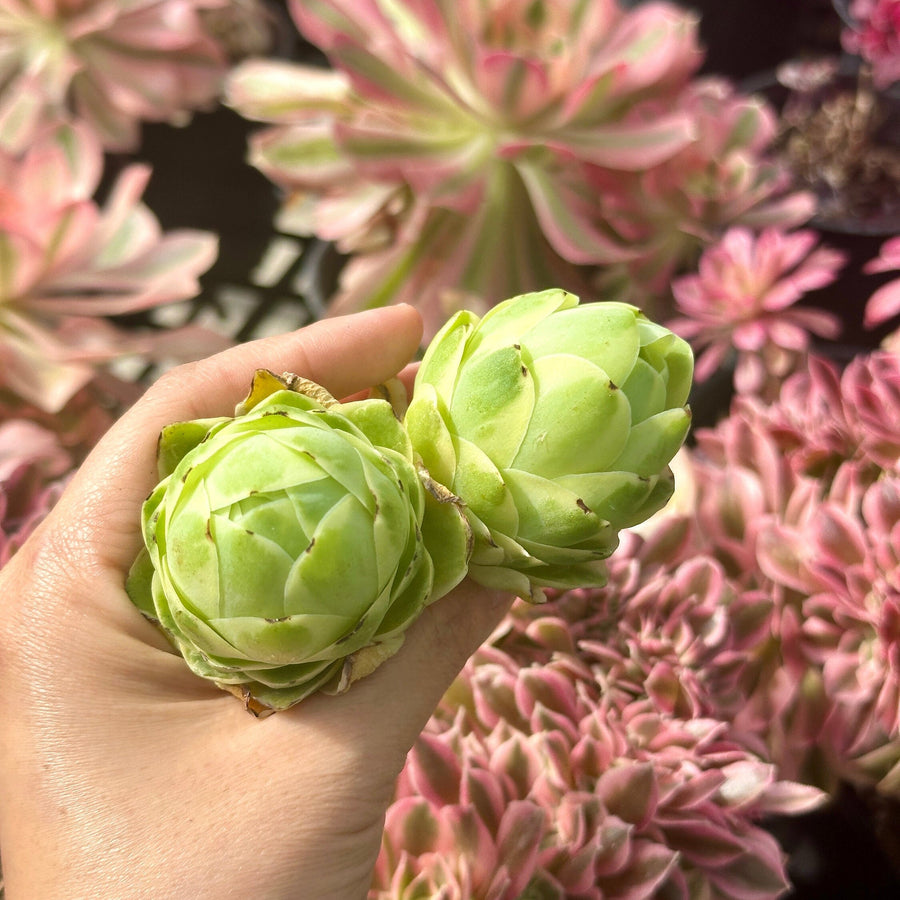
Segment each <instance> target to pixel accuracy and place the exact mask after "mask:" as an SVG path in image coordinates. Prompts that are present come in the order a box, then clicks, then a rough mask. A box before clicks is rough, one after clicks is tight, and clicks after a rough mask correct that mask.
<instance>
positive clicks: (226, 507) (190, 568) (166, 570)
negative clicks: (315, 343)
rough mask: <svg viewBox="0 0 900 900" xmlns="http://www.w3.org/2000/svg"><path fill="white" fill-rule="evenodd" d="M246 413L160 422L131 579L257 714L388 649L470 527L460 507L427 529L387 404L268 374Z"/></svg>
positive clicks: (148, 606) (181, 640)
mask: <svg viewBox="0 0 900 900" xmlns="http://www.w3.org/2000/svg"><path fill="white" fill-rule="evenodd" d="M289 388H291V389H289ZM237 412H238V413H239V414H238V415H236V416H235V417H233V418H224V419H212V420H198V421H193V422H185V423H179V424H175V425H172V426H169V427H168V428H166V429H164V430H163V432H162V435H161V438H160V444H159V466H160V474H161V475H162V476H163V479H162V481H161V482H160V483H159V485H158V486H157V488H156V489H155V490H154V491H153V493H152V494H151V496H150V497H149V498H148V500H147V501H146V503H145V504H144V508H143V516H142V525H143V534H144V541H145V544H146V551H145V552H143V553H142V554H141V555H140V556H139V557H138V559H137V561H136V563H135V565H134V566H133V567H132V571H131V574H130V576H129V580H128V584H127V589H128V592H129V595H130V596H131V598H132V600H133V601H134V602H135V604H136V605H137V606H138V607H139V608H140V609H141V610H142V611H143V612H144V613H145V615H147V616H148V617H149V618H151V619H153V620H155V621H157V622H158V623H159V625H160V626H161V627H162V628H163V630H164V631H165V632H166V634H167V635H168V636H169V638H170V639H171V640H172V642H173V643H174V645H175V646H176V648H177V649H178V650H179V651H180V652H181V654H182V655H183V656H184V658H185V660H186V662H187V663H188V665H189V666H190V668H191V669H192V670H193V671H194V672H196V673H197V674H198V675H201V676H203V677H205V678H209V679H211V680H212V681H214V682H216V683H217V684H218V685H219V686H221V687H223V688H225V689H227V690H231V691H232V692H233V693H236V694H237V695H238V696H240V697H241V698H242V699H243V700H244V703H245V705H246V707H247V709H248V710H250V711H251V712H254V713H256V714H257V715H259V714H265V713H266V712H267V711H268V710H272V709H282V708H285V707H288V706H290V705H292V704H294V703H296V702H298V701H300V700H302V699H303V698H304V697H306V696H307V695H308V694H310V693H312V692H313V691H315V690H317V689H319V688H323V689H326V690H330V691H335V692H338V691H341V690H343V689H345V688H346V687H347V686H348V685H349V684H350V682H352V681H354V680H355V679H356V678H358V677H361V676H362V675H365V674H367V673H368V672H369V671H371V670H372V669H374V668H375V667H376V666H378V665H379V664H380V663H381V662H382V661H384V660H385V659H387V658H388V657H389V656H391V655H392V654H393V653H394V652H395V651H396V650H397V648H398V647H399V646H400V644H401V643H402V641H403V633H404V631H405V629H406V627H407V626H408V625H409V624H410V623H411V622H412V621H413V620H414V619H415V618H416V617H417V616H418V614H419V613H420V612H421V611H422V609H423V608H424V606H425V605H426V603H427V602H428V601H430V600H433V599H435V598H436V597H438V596H440V595H441V594H443V593H445V592H446V591H447V590H449V588H450V587H452V586H453V585H454V584H455V583H456V582H458V581H459V580H461V579H462V577H463V576H464V574H465V561H466V555H467V534H466V530H465V525H464V520H463V518H462V516H460V515H459V514H458V513H457V512H456V510H455V507H454V506H453V505H452V504H443V505H440V507H439V509H438V510H436V511H434V512H433V514H432V515H431V516H430V517H429V522H428V525H427V526H426V528H427V530H423V514H424V511H425V506H426V496H425V488H424V486H423V483H422V481H421V480H420V479H419V477H418V475H417V473H416V470H415V467H414V465H413V460H412V451H411V448H410V445H409V440H408V438H407V437H406V434H405V432H404V431H403V428H402V427H401V425H400V422H399V420H398V419H397V418H396V417H395V416H394V413H393V411H392V409H391V406H390V404H389V403H388V402H387V401H386V400H378V399H372V400H366V401H359V402H356V403H344V404H341V403H338V402H337V401H336V400H334V398H332V397H331V396H330V395H328V394H327V392H325V391H324V390H323V389H321V388H320V387H319V386H318V385H314V384H312V383H311V382H305V381H304V380H303V379H297V378H296V377H293V378H287V379H284V380H281V379H278V378H277V377H275V376H274V375H272V373H269V372H265V371H260V372H258V373H257V375H256V378H255V380H254V384H253V388H252V390H251V393H250V396H248V398H247V400H246V401H244V403H243V404H241V405H240V406H239V407H238V410H237ZM442 526H443V527H442ZM429 538H432V539H433V541H434V544H436V545H437V544H439V545H440V550H441V552H440V554H439V555H436V554H433V553H431V552H430V551H429V549H428V546H427V545H428V544H429V543H430V542H429Z"/></svg>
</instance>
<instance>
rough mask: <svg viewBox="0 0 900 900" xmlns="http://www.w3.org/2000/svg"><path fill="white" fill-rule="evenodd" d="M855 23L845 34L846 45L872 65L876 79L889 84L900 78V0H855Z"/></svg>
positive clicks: (877, 83) (880, 85)
mask: <svg viewBox="0 0 900 900" xmlns="http://www.w3.org/2000/svg"><path fill="white" fill-rule="evenodd" d="M850 15H851V16H852V18H853V20H854V23H855V24H854V27H852V28H845V29H844V31H843V32H842V34H841V39H842V41H843V44H844V47H845V49H847V50H848V51H849V52H850V53H857V54H859V55H860V56H861V57H862V58H863V59H864V60H865V61H866V62H867V63H868V64H869V65H870V66H871V67H872V81H873V83H874V84H875V86H876V87H878V88H886V87H889V86H890V85H891V84H893V83H894V82H895V81H900V0H853V2H852V3H851V4H850Z"/></svg>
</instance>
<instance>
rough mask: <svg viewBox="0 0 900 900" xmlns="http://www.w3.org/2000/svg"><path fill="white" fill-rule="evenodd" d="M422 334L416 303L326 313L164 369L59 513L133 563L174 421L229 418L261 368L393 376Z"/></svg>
mask: <svg viewBox="0 0 900 900" xmlns="http://www.w3.org/2000/svg"><path fill="white" fill-rule="evenodd" d="M421 335H422V325H421V319H420V318H419V316H418V313H416V312H415V310H413V309H412V308H411V307H407V306H394V307H386V308H382V309H376V310H369V311H366V312H362V313H357V314H355V315H350V316H342V317H339V318H334V319H324V320H322V321H320V322H316V323H313V324H312V325H309V326H307V327H305V328H302V329H300V330H299V331H295V332H291V333H289V334H284V335H278V336H275V337H269V338H263V339H261V340H258V341H253V342H250V343H247V344H242V345H240V346H237V347H232V348H230V349H228V350H226V351H224V352H222V353H218V354H216V355H215V356H211V357H209V358H208V359H204V360H200V361H199V362H195V363H189V364H187V365H184V366H179V367H178V368H177V369H174V370H172V371H171V372H169V373H167V374H166V375H164V376H163V377H162V378H161V379H160V380H159V381H158V382H157V383H156V384H154V385H153V386H152V387H151V388H150V389H149V390H148V391H147V393H146V394H145V395H144V396H143V397H142V398H141V399H140V400H139V401H138V402H137V403H136V404H135V405H134V406H133V407H132V408H131V409H130V410H129V411H128V412H127V413H126V414H125V415H124V416H123V417H122V418H121V419H120V420H119V421H118V422H117V423H116V424H115V425H113V427H112V428H111V429H110V431H109V432H108V433H107V434H106V435H105V436H104V438H103V439H102V440H101V441H100V443H99V444H98V445H97V447H96V448H95V449H94V451H93V452H92V453H91V455H90V456H89V457H88V459H87V460H86V461H85V463H84V465H83V466H82V467H81V469H80V470H79V472H78V473H77V475H76V476H75V478H74V479H73V481H72V483H71V484H70V485H69V487H68V489H67V490H66V492H65V494H64V495H63V497H62V498H61V500H60V502H59V504H58V505H57V507H56V509H55V510H54V512H53V515H52V517H53V519H63V518H64V517H66V516H75V517H77V519H78V522H79V525H80V527H79V528H78V530H77V534H78V536H79V537H80V539H81V540H82V542H83V545H82V546H81V547H76V548H72V547H69V548H66V549H67V550H68V551H69V552H71V551H72V550H76V551H78V552H88V553H94V554H99V555H100V557H101V559H102V562H103V563H104V564H105V565H112V566H113V567H115V568H119V569H122V568H127V567H128V566H130V564H131V562H132V561H133V560H134V557H135V554H136V553H137V551H138V549H139V548H140V534H139V532H140V528H139V525H140V521H139V520H140V507H141V504H142V503H143V501H144V499H145V498H146V496H147V494H148V493H149V492H150V491H151V490H152V488H153V486H154V485H155V484H156V482H157V480H158V477H157V474H156V472H157V470H156V442H157V437H158V436H159V432H160V430H161V429H162V428H163V427H164V426H166V425H169V424H171V423H173V422H180V421H187V420H189V419H197V418H206V417H213V416H223V415H231V414H232V413H233V411H234V406H235V404H236V403H238V402H239V401H240V400H242V399H243V398H244V397H245V396H246V395H247V392H248V389H249V387H250V382H251V380H252V377H253V373H254V371H255V370H256V369H258V368H266V369H271V370H273V371H275V372H276V373H279V374H280V373H281V372H282V371H290V372H294V373H295V374H298V375H302V376H303V377H305V378H309V379H311V380H312V381H315V382H317V383H319V384H321V385H322V386H323V387H325V388H326V389H327V390H329V391H330V392H331V393H332V394H334V395H335V396H338V397H342V396H345V395H347V394H350V393H353V392H355V391H359V390H362V389H364V388H367V387H371V386H372V385H374V384H378V383H380V382H382V381H385V380H387V379H388V378H391V377H393V376H394V375H395V374H396V373H397V372H398V371H399V370H400V369H401V368H402V367H403V366H404V365H405V364H406V363H407V362H408V361H409V360H410V358H411V357H412V356H413V354H414V353H415V351H416V348H417V347H418V344H419V341H420V340H421Z"/></svg>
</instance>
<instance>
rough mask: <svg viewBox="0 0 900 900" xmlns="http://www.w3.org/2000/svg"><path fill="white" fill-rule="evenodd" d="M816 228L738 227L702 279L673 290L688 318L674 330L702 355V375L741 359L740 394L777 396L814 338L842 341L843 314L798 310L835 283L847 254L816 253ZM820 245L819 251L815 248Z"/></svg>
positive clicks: (709, 253)
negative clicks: (758, 231)
mask: <svg viewBox="0 0 900 900" xmlns="http://www.w3.org/2000/svg"><path fill="white" fill-rule="evenodd" d="M816 241H817V235H816V234H815V233H814V232H812V231H796V232H793V233H785V232H783V231H781V230H779V229H777V228H767V229H765V230H764V231H763V232H762V233H761V234H760V235H758V236H754V235H753V234H752V233H751V232H750V231H749V230H748V229H746V228H732V229H730V230H729V231H728V232H726V234H725V235H724V237H723V238H722V239H721V240H720V241H719V242H718V243H717V244H715V245H714V246H713V247H711V248H710V249H708V250H706V251H705V252H704V254H703V256H702V257H701V259H700V263H699V271H698V273H697V274H692V275H685V276H684V277H682V278H679V279H678V280H677V281H675V282H674V283H673V285H672V291H673V293H674V296H675V303H676V306H677V310H678V312H680V313H681V314H682V317H680V318H676V319H675V320H673V321H672V322H671V323H670V325H671V327H672V328H673V329H675V330H676V331H677V332H678V333H679V334H681V335H682V336H683V337H685V338H687V339H689V340H691V341H692V342H693V343H694V345H695V346H696V347H697V349H698V350H699V351H700V356H699V358H698V360H697V369H696V376H697V378H698V379H699V380H701V381H702V380H704V379H706V378H708V377H709V376H710V375H711V374H712V373H713V372H714V371H716V370H717V369H718V368H720V367H721V366H722V365H723V364H724V363H725V362H726V361H727V359H728V357H729V355H730V354H731V353H736V354H737V367H736V370H735V385H736V387H737V389H738V391H739V392H741V393H756V394H762V393H767V394H768V393H770V392H771V389H772V387H773V385H774V386H775V387H777V385H778V384H780V382H781V380H783V379H784V377H785V376H787V375H788V374H790V372H791V371H793V370H794V369H796V368H797V367H798V365H799V362H800V361H802V360H805V358H806V354H807V352H808V350H809V346H810V339H809V336H810V334H815V335H818V336H820V337H829V338H833V337H836V336H837V335H838V333H839V331H840V323H839V320H838V319H837V317H835V316H833V315H832V314H830V313H827V312H825V311H823V310H816V309H808V308H797V307H796V306H795V304H796V303H797V301H798V300H800V299H801V297H803V295H804V294H806V293H807V292H809V291H812V290H815V289H817V288H821V287H824V286H825V285H828V284H830V283H831V282H833V281H834V280H835V278H836V276H837V272H838V270H839V269H840V268H841V266H843V264H844V262H845V257H844V256H843V254H841V253H839V252H838V251H835V250H831V249H829V248H827V247H818V248H816V247H815V245H816ZM814 248H815V249H814Z"/></svg>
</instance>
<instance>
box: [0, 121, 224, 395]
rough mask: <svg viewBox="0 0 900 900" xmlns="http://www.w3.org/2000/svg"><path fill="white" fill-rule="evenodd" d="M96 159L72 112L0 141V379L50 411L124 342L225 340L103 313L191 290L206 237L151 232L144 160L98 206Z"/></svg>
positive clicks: (168, 345)
mask: <svg viewBox="0 0 900 900" xmlns="http://www.w3.org/2000/svg"><path fill="white" fill-rule="evenodd" d="M102 166H103V154H102V150H101V148H100V145H99V143H98V142H97V140H96V138H94V136H93V135H92V133H91V132H90V130H89V129H88V128H87V126H85V125H83V124H81V125H75V126H71V127H70V126H63V127H61V128H58V129H54V130H52V131H51V132H49V133H47V134H45V135H44V136H43V137H42V138H41V139H40V140H39V141H37V142H36V143H35V144H34V145H33V146H32V147H31V148H30V149H29V150H28V151H27V152H26V153H24V154H22V155H21V156H17V155H12V154H4V153H2V152H0V247H2V248H3V251H4V253H3V258H4V264H3V273H2V278H0V387H5V388H7V389H8V390H11V391H13V392H15V393H16V394H18V395H19V396H20V397H22V398H23V399H24V400H26V401H28V402H31V403H33V404H34V405H37V406H39V407H41V408H43V409H45V410H48V411H51V412H55V411H58V410H60V409H61V408H62V407H63V406H64V405H65V403H66V402H67V401H68V400H69V399H70V398H71V397H72V396H73V395H74V394H75V393H76V392H77V391H78V390H79V389H80V388H82V387H83V386H84V385H85V384H87V382H88V381H90V380H91V379H92V378H93V377H94V376H95V373H96V371H97V366H98V364H101V363H104V362H107V361H109V360H112V359H115V358H117V357H120V356H123V355H129V354H139V355H147V356H150V357H155V358H179V357H180V358H192V357H194V358H195V357H196V356H198V355H202V354H204V353H207V352H211V351H212V350H216V349H221V348H222V347H223V346H224V345H225V344H226V343H227V342H226V341H225V339H224V338H222V337H220V336H218V335H214V334H212V333H211V332H209V331H206V330H205V329H201V328H197V327H193V326H187V327H185V328H182V329H176V330H172V331H167V332H165V334H158V335H153V334H149V333H137V332H132V333H128V332H125V331H122V330H120V329H118V328H116V327H115V326H114V325H112V324H111V323H110V322H109V321H108V320H107V319H106V317H107V316H110V315H117V314H122V313H132V312H137V311H140V310H146V309H151V308H153V307H157V306H160V305H163V304H167V303H172V302H174V301H178V300H184V299H186V298H189V297H191V296H192V295H194V294H195V293H196V292H197V291H198V289H199V283H198V277H199V275H200V274H201V273H202V272H203V271H204V270H205V269H206V268H207V267H208V266H209V265H210V264H211V263H212V261H213V260H214V259H215V255H216V239H215V237H214V236H213V235H211V234H207V233H205V232H196V231H188V230H183V231H177V232H172V233H169V234H163V233H162V231H161V229H160V226H159V223H158V222H157V220H156V218H155V217H154V216H153V214H152V213H151V212H150V210H149V209H147V207H146V206H145V205H144V204H143V203H141V202H140V197H141V193H142V192H143V189H144V186H145V184H146V182H147V179H148V177H149V174H150V171H149V168H148V167H147V166H144V165H133V166H129V167H128V168H126V169H125V170H124V171H123V172H122V173H121V174H120V175H119V177H118V179H117V180H116V182H115V184H114V185H113V186H112V188H111V191H110V193H109V196H108V198H107V200H106V202H105V204H104V206H103V207H102V208H100V207H98V205H97V204H96V203H95V202H94V201H93V199H92V195H93V193H94V191H95V189H96V188H97V185H98V182H99V180H100V176H101V171H102Z"/></svg>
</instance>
